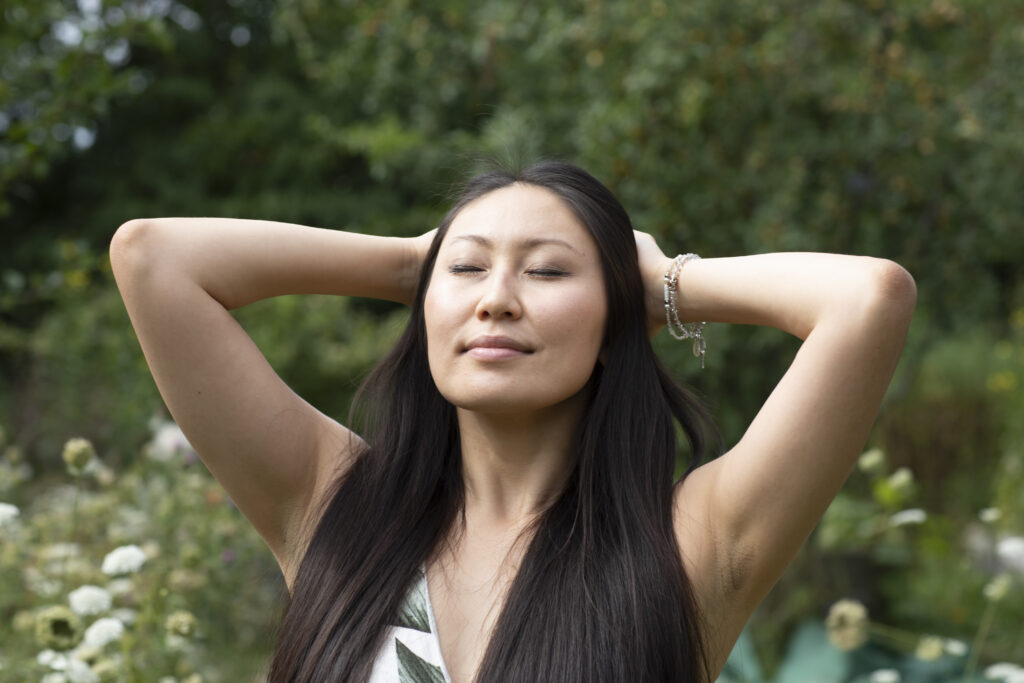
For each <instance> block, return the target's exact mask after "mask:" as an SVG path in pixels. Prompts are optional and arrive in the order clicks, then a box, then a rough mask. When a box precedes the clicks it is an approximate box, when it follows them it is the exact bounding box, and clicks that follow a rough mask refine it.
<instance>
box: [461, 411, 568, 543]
mask: <svg viewBox="0 0 1024 683" xmlns="http://www.w3.org/2000/svg"><path fill="white" fill-rule="evenodd" d="M583 393H584V392H581V393H580V394H578V395H577V396H574V397H572V398H570V399H568V400H567V401H563V402H562V403H560V404H558V405H556V406H552V407H549V408H546V409H544V410H543V411H536V412H531V413H526V414H515V415H509V414H500V415H495V414H488V413H478V412H473V411H470V410H465V409H463V408H459V409H458V421H459V432H460V437H461V442H462V476H463V479H464V481H465V485H466V507H467V511H468V510H472V511H473V513H474V514H475V515H479V516H483V517H484V518H486V519H488V520H491V521H492V522H494V523H497V524H500V525H502V526H511V527H518V526H521V525H522V524H524V523H527V522H529V521H530V520H531V519H532V518H533V517H535V516H536V515H537V514H539V513H541V512H543V511H544V510H545V509H546V508H547V507H548V505H550V504H551V503H552V502H554V500H555V498H556V497H557V496H558V494H559V493H561V491H562V488H563V487H564V486H565V482H566V480H567V479H568V478H569V475H570V474H571V473H572V470H573V468H574V467H575V465H576V454H575V452H574V451H573V448H572V438H573V434H574V432H575V430H576V426H577V424H578V423H579V420H580V418H581V416H582V414H583V408H584V405H585V404H584V401H585V398H584V396H583Z"/></svg>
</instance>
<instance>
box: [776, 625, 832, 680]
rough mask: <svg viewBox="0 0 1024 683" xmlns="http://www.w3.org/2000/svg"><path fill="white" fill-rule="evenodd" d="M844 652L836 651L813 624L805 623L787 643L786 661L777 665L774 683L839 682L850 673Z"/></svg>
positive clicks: (823, 630)
mask: <svg viewBox="0 0 1024 683" xmlns="http://www.w3.org/2000/svg"><path fill="white" fill-rule="evenodd" d="M849 668H850V662H849V657H848V656H847V654H846V653H845V652H842V651H840V650H838V649H836V648H835V646H833V645H832V644H831V643H830V642H829V641H828V637H827V636H826V634H825V628H824V627H823V626H822V625H821V624H820V623H818V622H816V621H805V622H803V623H802V624H800V626H799V627H798V628H797V631H796V633H795V634H794V635H793V638H792V639H791V640H790V641H789V648H788V649H787V651H786V658H785V659H784V660H783V661H782V664H780V665H779V670H778V672H777V673H776V675H775V678H774V679H773V681H774V683H808V682H809V681H814V683H840V682H841V681H845V680H846V678H847V676H848V674H849Z"/></svg>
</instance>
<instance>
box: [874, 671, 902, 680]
mask: <svg viewBox="0 0 1024 683" xmlns="http://www.w3.org/2000/svg"><path fill="white" fill-rule="evenodd" d="M870 681H871V683H900V672H899V671H897V670H896V669H878V670H877V671H874V672H872V674H871V678H870Z"/></svg>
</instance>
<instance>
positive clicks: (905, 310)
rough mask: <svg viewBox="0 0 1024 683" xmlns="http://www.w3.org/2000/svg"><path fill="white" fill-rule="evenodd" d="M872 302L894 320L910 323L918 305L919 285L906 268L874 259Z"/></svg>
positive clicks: (892, 262)
mask: <svg viewBox="0 0 1024 683" xmlns="http://www.w3.org/2000/svg"><path fill="white" fill-rule="evenodd" d="M874 261H875V264H874V268H873V273H872V282H871V285H870V290H869V291H870V292H871V300H872V303H873V304H874V306H875V308H876V309H881V310H882V311H884V312H885V313H886V314H887V315H891V316H892V317H893V319H894V320H905V321H907V322H908V323H909V321H910V317H911V316H912V315H913V313H914V307H915V306H916V305H917V283H916V282H914V276H913V275H911V274H910V271H908V270H907V269H906V268H904V267H903V266H901V265H900V264H898V263H896V262H895V261H890V260H888V259H874Z"/></svg>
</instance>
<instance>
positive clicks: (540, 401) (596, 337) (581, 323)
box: [424, 183, 607, 413]
mask: <svg viewBox="0 0 1024 683" xmlns="http://www.w3.org/2000/svg"><path fill="white" fill-rule="evenodd" d="M424 316H425V320H426V330H427V354H428V359H429V362H430V371H431V374H432V375H433V377H434V382H435V383H436V384H437V388H438V389H439V390H440V392H441V394H442V395H443V396H444V397H445V398H446V399H447V400H448V401H450V402H451V403H452V404H454V405H456V406H458V407H460V408H465V409H468V410H475V411H482V412H492V413H510V412H525V411H532V410H537V409H542V408H545V407H548V406H552V405H555V404H558V403H560V402H562V401H565V400H566V399H568V398H570V397H572V396H575V395H576V394H577V393H579V391H580V390H581V389H582V388H583V387H584V386H585V385H586V383H587V380H588V379H589V378H590V376H591V373H592V372H593V370H594V365H595V363H596V362H597V358H598V354H599V353H600V351H601V343H602V340H603V337H604V328H605V318H606V316H607V303H606V297H605V289H604V277H603V274H602V271H601V263H600V258H599V256H598V252H597V245H596V244H595V242H594V239H593V238H592V237H591V236H590V233H589V232H588V231H587V229H586V228H584V227H583V225H582V224H580V222H579V221H578V220H577V218H576V216H575V215H574V214H573V213H572V211H571V210H570V209H569V208H568V206H566V204H565V203H563V201H562V200H561V199H560V198H559V197H558V196H557V195H556V194H554V193H552V192H550V191H549V190H546V189H543V188H541V187H537V186H535V185H527V184H520V183H517V184H513V185H510V186H508V187H505V188H502V189H500V190H495V191H493V192H490V193H488V194H486V195H484V196H483V197H480V198H478V199H476V200H474V201H472V202H470V203H469V204H467V205H466V206H465V207H464V208H463V209H462V210H461V211H460V212H459V213H458V215H457V216H456V217H455V219H454V220H453V221H452V223H451V226H450V227H449V229H448V233H447V234H446V235H445V237H444V240H443V242H442V243H441V248H440V251H439V252H438V255H437V261H436V262H435V264H434V270H433V273H432V275H431V279H430V285H429V287H428V289H427V293H426V297H425V301H424Z"/></svg>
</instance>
